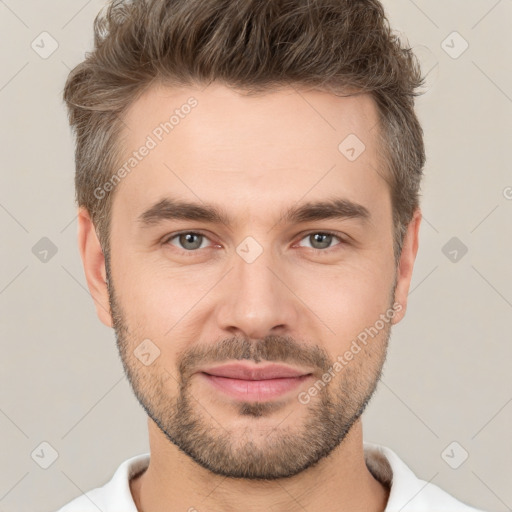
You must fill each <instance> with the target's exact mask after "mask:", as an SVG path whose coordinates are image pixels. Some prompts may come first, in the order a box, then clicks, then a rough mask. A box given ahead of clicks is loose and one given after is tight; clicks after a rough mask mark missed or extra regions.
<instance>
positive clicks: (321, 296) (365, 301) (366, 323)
mask: <svg viewBox="0 0 512 512" xmlns="http://www.w3.org/2000/svg"><path fill="white" fill-rule="evenodd" d="M393 276H394V274H393V272H392V271H390V270H389V268H385V267H384V266H383V265H378V264H376V265H369V264H368V265H363V264H362V263H361V264H358V265H351V266H343V267H341V266H340V267H339V268H338V269H334V268H333V267H331V268H327V269H325V270H324V271H323V272H322V275H319V273H316V274H315V275H314V276H313V275H311V276H307V277H306V276H303V279H304V281H303V283H302V284H301V285H300V286H301V289H302V292H301V293H300V294H299V296H301V297H307V298H306V299H305V303H306V304H307V305H308V307H309V308H310V309H311V310H312V311H314V312H315V313H316V314H317V315H318V317H319V318H320V319H321V321H322V322H323V324H325V326H326V328H327V327H328V328H329V329H327V331H326V333H327V335H328V336H329V334H330V335H332V336H333V337H335V339H336V340H337V342H339V341H340V340H344V341H345V342H347V343H349V342H350V340H351V339H353V338H354V337H356V336H357V335H358V334H359V333H360V332H362V331H363V330H364V329H365V328H367V327H370V326H372V325H374V324H375V322H376V321H377V320H378V319H379V318H380V315H381V314H385V313H386V311H387V310H388V309H389V307H390V304H392V299H391V291H392V285H393Z"/></svg>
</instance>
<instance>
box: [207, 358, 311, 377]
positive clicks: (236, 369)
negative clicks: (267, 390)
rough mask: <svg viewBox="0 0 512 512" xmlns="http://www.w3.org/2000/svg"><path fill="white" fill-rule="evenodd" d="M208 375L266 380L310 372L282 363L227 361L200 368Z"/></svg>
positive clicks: (297, 375) (299, 375)
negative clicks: (264, 363) (254, 363)
mask: <svg viewBox="0 0 512 512" xmlns="http://www.w3.org/2000/svg"><path fill="white" fill-rule="evenodd" d="M201 371H202V372H203V373H207V374H208V375H214V376H216V377H227V378H230V379H240V380H268V379H283V378H286V377H301V376H303V375H308V374H310V373H311V372H310V371H307V370H300V369H298V368H292V367H291V366H287V365H283V364H274V363H271V364H266V365H263V366H261V365H257V366H255V365H252V364H243V363H239V362H237V363H227V364H223V365H220V366H213V367H211V368H205V369H203V370H201Z"/></svg>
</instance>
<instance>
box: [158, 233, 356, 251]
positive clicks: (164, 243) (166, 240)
mask: <svg viewBox="0 0 512 512" xmlns="http://www.w3.org/2000/svg"><path fill="white" fill-rule="evenodd" d="M316 234H321V235H331V236H333V237H334V238H337V239H338V240H339V241H340V243H339V244H336V245H334V246H332V247H327V248H326V249H315V248H314V247H306V249H310V250H312V251H314V252H315V253H330V252H331V250H335V249H336V247H337V246H338V245H346V243H347V242H346V240H345V239H344V238H343V237H341V236H340V235H339V234H338V233H336V232H334V231H328V230H327V231H310V232H308V233H305V234H304V235H303V236H302V238H300V240H299V242H300V241H302V240H304V238H307V237H308V236H311V235H316ZM180 235H199V236H202V237H204V238H206V239H208V240H210V239H209V238H208V236H207V235H206V234H204V233H201V232H200V231H180V232H178V233H173V234H172V235H169V236H168V237H166V238H165V239H164V240H163V242H162V244H163V245H167V244H169V242H170V241H171V240H173V239H175V238H177V237H179V236H180ZM210 241H211V240H210ZM169 245H172V244H169ZM173 247H174V248H175V249H177V250H178V251H180V252H181V253H182V254H185V255H187V256H194V255H196V254H197V253H198V252H199V250H200V249H194V250H189V251H187V250H186V249H180V248H179V247H177V246H174V245H173ZM203 249H206V247H205V248H203Z"/></svg>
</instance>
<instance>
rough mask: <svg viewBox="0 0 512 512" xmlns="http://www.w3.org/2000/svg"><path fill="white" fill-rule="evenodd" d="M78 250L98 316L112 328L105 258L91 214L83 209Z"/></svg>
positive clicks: (80, 214) (79, 216)
mask: <svg viewBox="0 0 512 512" xmlns="http://www.w3.org/2000/svg"><path fill="white" fill-rule="evenodd" d="M78 249H79V251H80V257H81V258H82V264H83V266H84V273H85V278H86V280H87V286H88V288H89V292H90V293H91V297H92V299H93V301H94V305H95V306H96V314H97V315H98V318H99V319H100V320H101V322H102V323H104V324H105V325H106V326H107V327H112V316H111V313H110V305H109V295H108V288H107V283H106V270H105V257H104V255H103V250H102V248H101V244H100V242H99V239H98V236H97V235H96V230H95V229H94V224H93V223H92V220H91V217H90V215H89V212H88V211H87V210H86V209H85V208H83V207H80V208H79V210H78Z"/></svg>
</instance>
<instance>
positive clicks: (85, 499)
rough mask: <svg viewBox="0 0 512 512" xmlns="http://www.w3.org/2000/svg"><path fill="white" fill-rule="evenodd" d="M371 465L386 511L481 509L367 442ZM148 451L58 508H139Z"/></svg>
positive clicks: (130, 511) (83, 511)
mask: <svg viewBox="0 0 512 512" xmlns="http://www.w3.org/2000/svg"><path fill="white" fill-rule="evenodd" d="M363 444H364V456H365V461H366V465H367V467H368V469H369V470H370V471H371V473H372V474H373V475H374V476H375V478H377V479H378V480H380V481H381V482H383V483H384V484H387V485H391V490H390V493H389V499H388V503H387V506H386V509H385V511H384V512H434V511H435V512H482V511H481V510H478V509H476V508H473V507H470V506H469V505H466V504H464V503H462V502H461V501H458V500H456V499H455V498H454V497H453V496H451V495H450V494H448V493H447V492H445V491H443V490H442V489H440V488H439V487H438V486H437V485H434V484H432V483H428V482H426V481H424V480H421V479H419V478H417V477H416V476H415V474H414V473H413V472H412V471H411V469H409V467H408V466H407V465H406V464H405V463H404V462H403V461H402V460H401V459H400V458H399V457H398V455H397V454H396V453H395V452H393V451H392V450H390V449H389V448H386V447H385V446H380V445H377V444H373V443H368V442H364V443H363ZM149 458H150V454H149V453H144V454H141V455H137V456H135V457H131V458H130V459H127V460H125V461H124V462H123V463H122V464H121V465H120V466H119V467H118V468H117V470H116V472H115V473H114V476H113V477H112V479H111V480H110V481H109V482H107V483H106V484H105V485H103V486H102V487H98V488H96V489H93V490H92V491H89V492H87V493H85V494H84V495H82V496H79V497H78V498H76V499H74V500H73V501H71V502H69V503H68V504H67V505H65V506H64V507H62V508H61V509H59V510H58V511H57V512H98V510H101V511H102V512H137V507H136V506H135V503H134V501H133V498H132V495H131V491H130V479H131V478H132V477H133V476H135V475H136V474H138V473H140V472H141V471H143V470H144V469H145V468H147V466H148V464H149Z"/></svg>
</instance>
